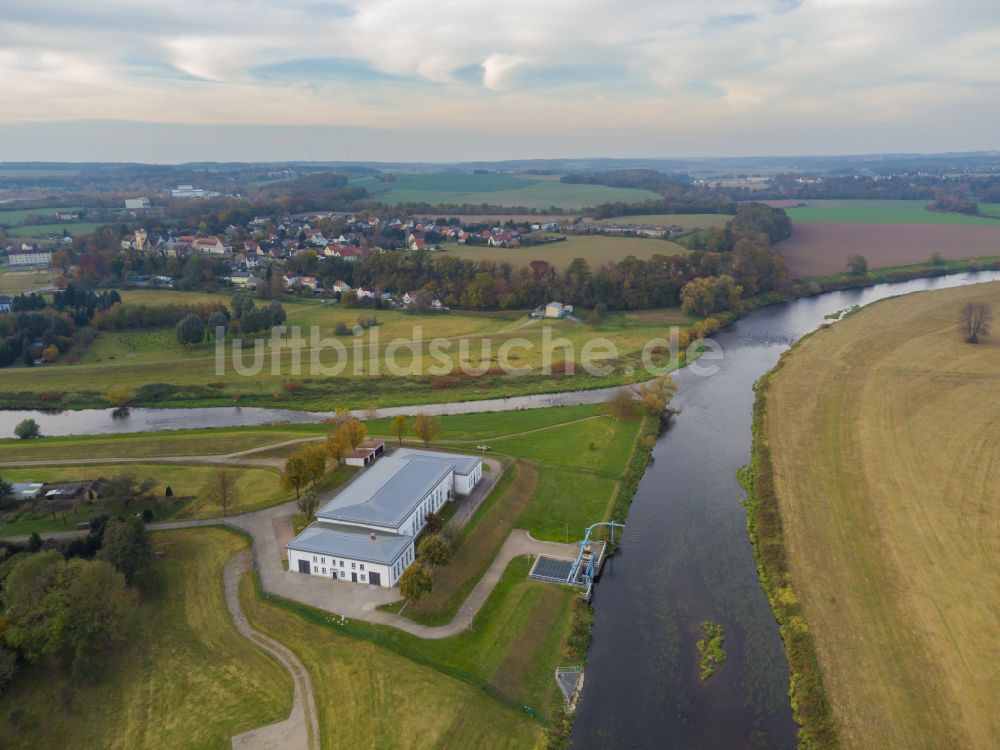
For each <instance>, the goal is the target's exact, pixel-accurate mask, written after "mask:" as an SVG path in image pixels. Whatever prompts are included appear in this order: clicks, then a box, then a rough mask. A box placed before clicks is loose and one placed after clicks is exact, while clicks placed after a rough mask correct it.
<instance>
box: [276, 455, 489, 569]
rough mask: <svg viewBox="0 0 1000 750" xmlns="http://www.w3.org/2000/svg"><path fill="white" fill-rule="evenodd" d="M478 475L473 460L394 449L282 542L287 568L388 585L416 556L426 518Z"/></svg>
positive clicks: (478, 460)
mask: <svg viewBox="0 0 1000 750" xmlns="http://www.w3.org/2000/svg"><path fill="white" fill-rule="evenodd" d="M482 472H483V469H482V459H481V458H479V457H477V456H462V455H458V454H452V453H441V452H438V451H422V450H415V449H412V448H400V449H399V450H397V451H396V452H395V453H393V454H392V456H390V457H388V458H384V459H382V460H381V461H378V462H377V463H375V464H373V465H372V466H371V468H369V469H368V470H366V471H365V472H364V473H363V474H361V475H360V476H359V477H358V478H357V479H355V480H354V481H353V482H352V483H351V484H349V485H348V486H347V487H345V488H344V489H343V490H342V491H341V492H340V493H339V494H338V495H337V496H336V497H334V498H333V499H332V500H331V501H330V502H329V503H327V504H326V505H324V506H323V507H322V508H321V509H320V510H319V511H318V512H317V513H316V522H315V523H313V524H312V525H311V526H309V527H308V528H307V529H305V530H304V531H303V532H302V533H301V534H299V535H298V536H296V537H295V538H294V539H292V541H290V542H289V543H288V545H287V550H288V569H289V570H291V571H293V572H296V573H306V574H309V575H318V576H324V577H326V578H330V579H334V580H343V581H351V582H352V583H365V584H371V585H375V586H383V587H386V588H389V587H392V586H395V585H396V584H397V582H398V581H399V577H400V576H401V575H402V573H403V571H404V570H406V567H407V566H408V565H409V564H410V563H412V562H413V560H414V559H415V556H416V555H415V551H414V540H415V539H416V537H417V535H418V534H420V532H421V531H422V530H423V528H424V526H425V525H426V523H427V516H428V515H429V514H431V513H435V512H437V511H439V510H440V509H441V507H442V506H443V505H444V504H445V503H446V502H448V501H449V500H451V499H452V498H453V497H454V496H455V495H466V494H468V493H469V492H471V491H472V490H473V489H474V488H475V486H476V484H477V483H478V481H479V479H480V478H481V477H482Z"/></svg>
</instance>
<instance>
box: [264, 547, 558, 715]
mask: <svg viewBox="0 0 1000 750" xmlns="http://www.w3.org/2000/svg"><path fill="white" fill-rule="evenodd" d="M531 562H532V561H531V558H530V557H527V556H525V557H519V558H515V559H514V560H512V561H511V563H510V564H509V565H508V566H507V569H506V570H505V571H504V574H503V577H502V579H501V580H500V582H499V583H498V584H497V586H496V587H495V588H494V589H493V591H492V592H491V593H490V596H489V598H488V599H487V601H486V603H485V604H484V605H483V606H482V608H481V609H480V610H479V612H478V613H477V614H476V616H475V618H474V619H473V623H472V626H471V627H470V628H468V629H467V630H464V631H462V632H461V633H460V634H458V635H456V636H453V637H451V638H443V639H424V638H418V637H416V636H413V635H410V634H408V633H405V632H403V631H402V630H397V629H396V628H391V627H385V626H380V625H374V624H371V623H368V622H364V621H362V620H347V621H345V622H342V621H341V619H340V618H339V617H337V616H335V615H331V614H330V613H328V612H324V611H322V610H319V609H316V608H314V607H310V606H309V605H306V604H301V603H299V602H293V601H290V600H288V599H284V598H281V597H276V596H273V595H269V594H267V593H265V592H263V591H261V589H260V586H259V580H258V583H257V594H258V596H259V597H260V598H262V599H263V600H264V601H265V602H268V603H272V604H276V605H278V606H280V607H281V608H283V609H285V610H287V611H289V612H293V613H295V614H298V615H300V616H301V617H303V618H305V619H306V620H308V621H309V622H311V623H313V624H316V625H319V626H320V627H323V628H325V629H327V630H329V631H331V632H333V633H338V634H343V635H347V636H351V637H353V638H357V639H361V640H365V641H368V642H371V643H374V644H376V645H379V646H382V647H384V648H386V649H389V650H391V651H393V652H395V653H397V654H399V655H401V656H405V657H406V658H408V659H410V660H412V661H414V662H417V663H418V664H423V665H425V666H428V667H432V668H434V669H436V670H438V671H440V672H443V673H444V674H447V675H449V676H451V677H455V678H457V679H459V680H462V681H463V682H466V683H468V684H470V685H474V686H476V687H478V688H481V689H483V690H485V691H486V692H487V693H488V694H490V695H491V696H493V697H494V698H496V699H497V700H499V701H501V702H502V703H504V704H505V705H508V706H511V707H513V708H520V707H521V706H523V705H526V703H524V702H521V699H520V698H522V697H523V698H524V699H525V700H526V701H530V702H528V703H527V705H531V706H532V707H534V708H536V709H537V713H536V714H535V715H536V716H538V717H539V718H542V719H545V718H546V717H547V716H548V713H547V711H546V710H544V709H546V708H551V706H552V698H553V696H554V694H553V692H552V688H554V687H555V683H554V681H553V682H552V683H551V684H549V683H548V682H547V681H546V680H545V679H544V678H542V677H541V673H542V672H548V673H549V678H550V679H551V673H550V672H549V669H548V667H549V663H550V659H549V658H548V657H546V658H545V659H539V662H538V663H536V664H535V665H534V666H533V667H532V668H531V669H530V670H529V671H528V672H527V674H526V675H525V676H524V685H525V688H524V692H519V693H518V695H519V699H518V700H516V701H515V700H511V699H510V698H508V696H507V695H506V694H505V693H503V692H501V691H500V690H498V689H497V688H496V687H495V686H494V685H492V684H491V682H490V676H491V675H492V674H493V673H494V672H495V670H496V669H497V666H498V665H499V664H500V663H501V662H502V661H503V659H504V657H505V656H506V655H507V653H508V651H509V650H510V649H518V648H531V649H536V648H537V646H535V645H534V642H535V641H536V640H537V639H542V640H543V642H545V641H547V639H548V636H549V633H550V632H551V630H552V629H553V628H558V627H559V625H560V624H561V623H562V624H568V618H567V616H566V613H567V612H568V610H569V606H570V602H571V600H572V597H573V595H574V592H572V591H571V590H570V589H565V590H563V589H556V590H557V591H559V592H560V594H561V596H562V597H563V600H564V604H563V606H562V607H561V608H558V609H556V608H551V607H550V606H547V607H546V611H547V612H548V613H549V615H550V616H548V617H546V618H545V619H546V621H545V622H544V623H542V622H540V621H539V620H538V619H536V620H534V621H532V612H533V610H534V609H535V607H536V606H537V605H538V600H539V591H540V589H542V588H543V587H549V586H550V584H544V583H538V582H535V581H530V580H527V574H528V571H529V570H530V568H531ZM407 609H409V608H407ZM529 623H531V625H532V627H531V628H530V629H529V627H528V624H529ZM276 637H278V638H279V640H280V639H281V638H280V634H279V635H276ZM560 637H562V636H560ZM557 656H558V652H556V653H555V654H553V655H552V659H551V663H554V662H555V661H556V657H557ZM535 670H537V673H536V671H535Z"/></svg>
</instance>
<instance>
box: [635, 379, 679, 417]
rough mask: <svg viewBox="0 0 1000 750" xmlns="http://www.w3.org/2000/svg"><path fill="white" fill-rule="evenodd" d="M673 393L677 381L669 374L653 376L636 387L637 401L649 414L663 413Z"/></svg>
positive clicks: (675, 389) (675, 391)
mask: <svg viewBox="0 0 1000 750" xmlns="http://www.w3.org/2000/svg"><path fill="white" fill-rule="evenodd" d="M675 393H677V383H676V382H674V379H673V378H672V377H670V376H669V375H661V376H660V377H658V378H653V379H652V380H649V381H647V382H645V383H642V384H641V385H639V387H638V389H637V395H638V397H639V403H640V404H641V405H642V408H643V409H645V410H646V413H647V414H649V415H651V416H659V415H661V414H663V413H664V412H665V411H666V410H667V405H668V404H669V403H670V400H671V399H672V398H673V397H674V394H675Z"/></svg>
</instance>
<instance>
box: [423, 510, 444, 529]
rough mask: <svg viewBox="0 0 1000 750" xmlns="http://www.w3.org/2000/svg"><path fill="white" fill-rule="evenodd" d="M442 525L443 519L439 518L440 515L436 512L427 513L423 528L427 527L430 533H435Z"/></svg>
mask: <svg viewBox="0 0 1000 750" xmlns="http://www.w3.org/2000/svg"><path fill="white" fill-rule="evenodd" d="M442 526H444V521H442V520H441V516H439V515H438V514H437V513H428V514H427V520H426V521H425V522H424V528H425V529H427V531H429V532H430V533H432V534H436V533H437V532H439V531H441V527H442Z"/></svg>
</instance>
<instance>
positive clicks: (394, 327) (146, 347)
mask: <svg viewBox="0 0 1000 750" xmlns="http://www.w3.org/2000/svg"><path fill="white" fill-rule="evenodd" d="M623 241H625V242H632V241H633V240H623ZM634 241H636V242H646V241H647V240H634ZM648 242H653V243H656V242H659V241H658V240H648ZM3 278H6V277H3ZM126 294H127V298H129V299H131V297H128V295H131V294H132V292H127V293H126ZM145 294H155V295H157V299H159V300H163V299H164V295H174V294H177V293H175V292H146V293H145ZM140 299H142V298H141V297H140ZM181 299H182V298H181ZM195 299H197V298H195ZM209 299H225V298H224V297H218V296H214V297H209ZM288 314H289V322H293V323H295V324H297V325H301V326H311V325H317V326H319V331H320V335H321V336H323V337H325V338H328V340H332V341H335V342H336V343H338V344H340V345H341V346H342V347H344V348H343V349H342V350H340V351H338V349H337V348H336V346H334V345H332V344H330V343H329V341H328V342H327V343H320V344H319V345H318V348H317V349H316V350H314V349H312V348H311V344H310V343H309V340H308V339H306V341H305V344H306V348H304V349H300V350H298V351H297V354H298V356H299V357H300V360H299V361H300V362H301V365H300V366H299V368H298V370H296V367H295V365H294V363H293V362H294V360H293V355H292V352H290V351H289V349H288V347H284V348H282V349H281V354H280V358H278V357H276V358H275V361H271V357H270V355H268V356H267V358H266V359H265V360H264V361H262V366H261V368H260V371H259V372H257V373H256V374H251V375H239V374H236V372H235V370H234V367H233V364H232V358H233V357H232V354H233V353H232V349H231V347H229V348H227V351H226V357H225V362H224V370H223V372H222V374H221V375H220V374H219V372H218V370H217V367H216V365H217V362H216V352H215V345H214V344H213V343H204V344H200V345H197V346H188V347H184V346H181V345H180V344H178V343H177V341H176V340H175V337H174V335H173V332H172V331H171V330H170V329H160V330H150V331H109V332H103V333H101V334H100V335H98V337H97V339H96V340H95V341H94V342H93V343H92V344H91V346H90V347H89V348H88V349H87V350H86V351H84V352H82V354H81V359H80V361H79V362H78V363H76V364H65V363H61V362H57V363H54V364H51V365H45V366H39V367H32V368H28V367H24V366H23V365H21V364H15V365H13V366H11V367H8V368H6V369H5V370H4V378H3V383H2V385H0V405H4V406H6V407H8V408H30V407H33V406H41V405H42V403H41V402H40V401H38V400H37V399H36V396H35V394H37V393H40V392H44V391H53V392H58V393H60V394H62V398H63V400H62V402H61V405H62V406H63V407H64V408H85V407H99V406H105V405H106V400H105V397H104V394H105V392H106V390H107V388H108V384H109V383H111V382H114V383H116V384H118V385H123V386H126V387H128V388H129V389H131V390H132V391H133V393H134V394H135V395H136V405H138V406H176V407H186V406H196V405H197V406H231V405H232V404H233V403H235V402H237V401H238V402H239V403H241V404H243V405H249V406H274V407H280V408H294V409H306V410H314V411H331V410H332V409H333V408H335V407H349V408H368V407H372V406H405V405H417V404H420V403H428V402H437V401H440V400H442V398H447V399H448V400H476V399H483V398H496V397H502V396H515V395H521V394H532V393H545V392H552V391H558V390H572V389H585V388H596V387H601V386H607V385H616V384H620V383H623V382H625V380H626V379H627V376H626V375H625V372H626V371H627V368H628V367H632V368H633V369H634V370H635V371H636V372H639V373H641V372H643V370H641V367H642V363H641V352H642V349H643V347H644V346H645V345H646V343H647V342H648V341H650V340H651V339H653V338H659V337H664V336H666V335H667V334H668V330H667V326H668V325H675V324H676V325H681V326H684V325H689V324H690V323H692V322H693V320H692V319H690V318H688V317H687V316H686V315H683V314H682V313H681V312H680V311H679V310H677V309H675V308H671V309H666V310H658V311H657V310H654V311H644V312H642V313H617V314H612V315H609V316H608V317H607V319H606V320H604V321H603V322H602V323H601V324H600V325H599V326H596V327H592V326H589V325H586V324H583V323H579V322H576V321H573V320H557V321H544V322H540V321H531V322H529V320H528V318H527V316H526V315H524V314H523V313H517V312H511V313H507V314H501V315H473V314H466V313H454V314H448V315H437V316H420V315H408V314H405V313H400V312H394V311H380V312H377V313H376V316H377V317H378V319H379V322H380V325H379V326H378V327H377V329H373V330H371V331H369V333H368V334H367V335H366V336H365V337H364V338H363V339H362V340H361V344H360V346H358V347H355V344H354V341H353V337H339V338H336V337H333V336H332V331H333V325H332V324H333V322H334V321H341V322H344V321H346V322H347V323H350V324H353V323H355V322H356V321H357V317H358V311H356V310H345V309H343V308H340V307H339V306H336V305H324V306H319V305H315V304H313V305H302V304H298V303H296V304H295V305H292V304H289V306H288ZM375 330H377V335H376V333H375V332H374V331H375ZM595 337H602V338H606V339H608V340H609V341H611V343H612V344H613V346H614V348H615V352H616V353H617V356H612V357H611V358H610V359H608V360H606V361H605V362H601V363H599V364H610V365H611V366H612V367H613V368H614V369H613V371H612V372H611V373H610V374H609V375H606V376H600V375H590V374H588V373H587V372H586V371H585V370H584V369H583V368H582V367H577V368H576V373H575V374H574V375H564V376H557V377H552V376H548V375H545V374H544V373H543V371H542V365H543V362H544V352H545V351H549V352H550V361H554V362H556V363H557V364H558V363H559V362H560V361H561V360H562V359H564V358H567V357H574V358H575V360H576V361H577V362H578V363H579V360H580V358H581V355H582V352H583V351H584V346H585V345H586V344H587V343H588V342H590V341H591V340H593V339H594V338H595ZM397 338H402V339H404V340H405V341H406V342H410V343H407V344H406V345H405V346H403V347H402V348H400V347H398V346H395V345H393V340H394V339H397ZM434 338H445V339H447V341H445V342H444V344H445V345H447V347H449V348H447V349H443V350H440V351H437V352H435V353H434V355H433V356H432V354H431V350H430V344H431V341H432V339H434ZM515 338H516V339H520V340H523V341H525V342H527V343H526V344H523V345H522V344H520V343H518V345H517V346H515V347H514V348H513V349H512V350H510V352H509V357H508V363H509V365H510V366H511V367H514V368H528V369H530V371H531V372H530V374H529V375H527V376H513V375H505V374H503V373H502V372H498V371H497V368H496V365H497V362H498V359H497V358H498V352H499V350H500V347H501V346H502V345H503V344H504V343H505V342H507V341H510V340H511V339H515ZM559 339H565V340H566V341H567V342H568V343H569V346H570V348H571V351H570V352H569V353H567V351H566V349H565V348H564V346H563V343H562V342H560V341H559ZM390 346H393V349H394V352H393V357H392V361H393V362H394V366H395V367H397V368H402V369H396V370H393V369H392V367H393V365H390V362H389V360H388V359H387V351H388V350H389V347H390ZM314 353H315V355H316V356H317V357H318V359H319V362H321V363H322V365H323V367H324V368H331V367H333V366H334V365H336V364H338V363H339V365H340V366H341V367H340V370H339V376H336V377H331V376H328V375H326V376H324V375H322V374H321V373H320V372H313V368H312V362H313V357H314ZM441 357H443V358H445V360H446V366H450V367H452V368H458V367H460V366H465V367H472V368H478V369H479V370H480V371H488V370H489V368H491V367H493V368H494V370H493V374H487V375H481V376H470V377H464V376H463V377H461V378H459V379H457V380H456V379H454V378H452V379H451V380H448V379H445V380H442V379H441V373H442V372H444V371H446V369H445V367H442V364H441V360H440V358H441ZM252 359H253V355H252V354H251V353H245V354H244V361H245V362H246V363H247V364H249V363H250V362H251V361H252ZM274 366H277V371H275V367H274ZM411 373H412V374H411ZM292 382H294V383H296V384H301V387H299V386H298V385H296V386H295V388H297V390H295V391H286V390H285V389H284V386H285V385H286V384H289V383H292ZM151 384H159V385H160V386H161V387H159V388H158V389H157V390H155V391H150V392H148V393H147V394H146V395H143V393H142V392H141V391H140V389H141V388H142V386H144V385H151ZM209 384H211V385H209ZM219 384H221V385H219Z"/></svg>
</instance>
